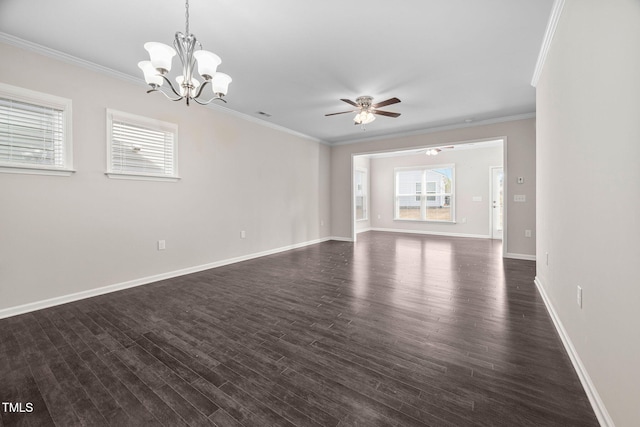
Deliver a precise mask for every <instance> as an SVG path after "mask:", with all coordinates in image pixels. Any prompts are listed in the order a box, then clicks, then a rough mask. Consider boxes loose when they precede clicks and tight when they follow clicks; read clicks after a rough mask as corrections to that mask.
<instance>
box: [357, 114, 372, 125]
mask: <svg viewBox="0 0 640 427" xmlns="http://www.w3.org/2000/svg"><path fill="white" fill-rule="evenodd" d="M375 119H376V116H374V115H373V114H371V113H370V112H369V111H360V112H359V113H358V114H356V116H355V117H354V118H353V121H354V122H356V123H357V124H359V125H366V124H369V123H371V122H372V121H374V120H375Z"/></svg>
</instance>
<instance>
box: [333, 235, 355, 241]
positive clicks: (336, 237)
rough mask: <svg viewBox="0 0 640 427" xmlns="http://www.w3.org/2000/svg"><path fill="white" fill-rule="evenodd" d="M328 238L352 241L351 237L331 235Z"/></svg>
mask: <svg viewBox="0 0 640 427" xmlns="http://www.w3.org/2000/svg"><path fill="white" fill-rule="evenodd" d="M328 240H336V241H338V242H353V239H352V238H351V237H339V236H331V237H330V238H329V239H328Z"/></svg>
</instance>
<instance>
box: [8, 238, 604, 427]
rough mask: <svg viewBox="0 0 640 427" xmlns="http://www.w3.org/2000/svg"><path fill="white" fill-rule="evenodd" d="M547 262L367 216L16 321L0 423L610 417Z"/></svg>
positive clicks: (419, 422) (494, 422) (542, 421)
mask: <svg viewBox="0 0 640 427" xmlns="http://www.w3.org/2000/svg"><path fill="white" fill-rule="evenodd" d="M534 275H535V262H532V261H522V260H511V259H503V258H502V245H501V243H500V242H498V241H493V240H485V239H466V238H453V237H443V236H425V235H410V234H394V233H385V232H366V233H361V234H359V235H358V242H357V243H356V244H353V243H349V242H337V241H328V242H324V243H320V244H317V245H312V246H308V247H304V248H300V249H295V250H291V251H287V252H282V253H278V254H274V255H269V256H265V257H261V258H256V259H253V260H249V261H245V262H242V263H237V264H231V265H227V266H224V267H219V268H216V269H212V270H205V271H200V272H197V273H193V274H189V275H185V276H181V277H176V278H173V279H167V280H163V281H160V282H157V283H153V284H149V285H145V286H140V287H136V288H131V289H127V290H123V291H119V292H114V293H111V294H106V295H102V296H98V297H95V298H90V299H87V300H82V301H77V302H74V303H70V304H65V305H62V306H57V307H52V308H49V309H45V310H40V311H37V312H33V313H29V314H25V315H21V316H15V317H12V318H8V319H3V320H0V398H2V400H3V401H6V400H7V399H8V400H10V401H11V400H15V401H18V400H20V401H27V400H25V399H28V401H31V402H34V403H35V404H36V405H37V410H38V412H35V411H34V413H31V414H29V413H24V414H17V413H8V412H0V427H4V426H12V427H13V426H15V425H55V426H65V427H66V426H75V425H88V426H94V425H108V424H109V425H167V426H174V425H176V426H180V425H213V426H234V427H235V426H267V425H276V426H280V425H282V426H340V427H346V426H367V427H371V426H425V425H426V426H431V425H433V426H442V425H455V426H471V425H473V426H541V425H544V426H568V425H575V426H581V427H582V426H584V427H591V426H597V425H598V422H597V419H596V418H595V415H594V413H593V410H592V409H591V407H590V404H589V401H588V399H587V397H586V395H585V393H584V390H583V389H582V388H581V385H580V381H579V379H578V377H577V375H576V373H575V371H574V370H573V368H572V365H571V361H570V359H569V358H568V355H567V354H566V352H565V351H564V348H563V346H562V342H561V341H560V339H559V337H558V335H557V333H556V331H555V329H554V327H553V323H552V321H551V319H550V318H549V315H548V313H547V311H546V307H545V305H544V302H543V301H542V299H541V297H540V295H539V294H538V292H537V290H536V288H535V285H534V284H533V279H534Z"/></svg>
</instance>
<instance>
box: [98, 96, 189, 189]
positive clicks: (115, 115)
mask: <svg viewBox="0 0 640 427" xmlns="http://www.w3.org/2000/svg"><path fill="white" fill-rule="evenodd" d="M114 121H119V122H124V123H126V124H129V125H132V126H140V127H144V128H147V129H152V130H155V131H159V132H169V133H172V134H173V165H172V169H173V174H171V175H169V174H157V173H151V172H134V171H118V170H114V169H113V153H112V150H113V149H114V146H113V124H114ZM106 146H107V147H106V148H107V171H106V172H105V175H107V176H108V177H109V178H113V179H130V180H142V181H169V182H176V181H179V180H180V176H179V174H178V125H177V124H176V123H171V122H165V121H162V120H158V119H152V118H149V117H145V116H139V115H137V114H131V113H126V112H123V111H118V110H114V109H111V108H107V144H106Z"/></svg>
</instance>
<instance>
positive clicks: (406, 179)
mask: <svg viewBox="0 0 640 427" xmlns="http://www.w3.org/2000/svg"><path fill="white" fill-rule="evenodd" d="M394 193H395V194H394V220H395V221H435V222H450V223H455V165H454V164H444V165H428V166H410V167H399V168H395V170H394Z"/></svg>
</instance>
